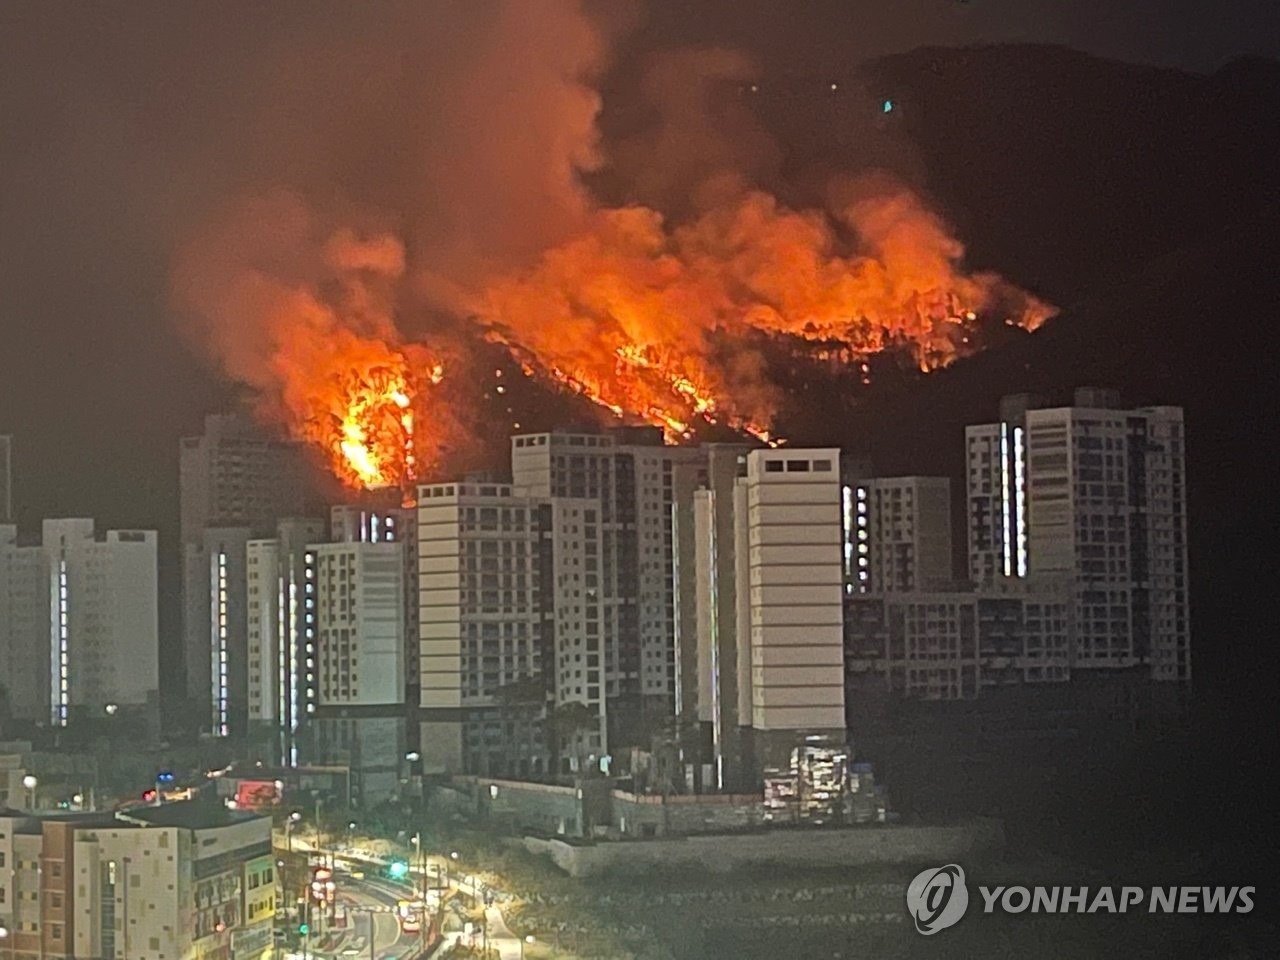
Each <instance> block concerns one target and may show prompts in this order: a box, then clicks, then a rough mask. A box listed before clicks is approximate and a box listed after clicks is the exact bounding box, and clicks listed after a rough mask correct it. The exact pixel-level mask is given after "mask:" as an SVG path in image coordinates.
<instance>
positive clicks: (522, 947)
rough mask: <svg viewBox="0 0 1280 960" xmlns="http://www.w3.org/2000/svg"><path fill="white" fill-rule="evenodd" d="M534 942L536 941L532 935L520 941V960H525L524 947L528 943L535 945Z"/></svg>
mask: <svg viewBox="0 0 1280 960" xmlns="http://www.w3.org/2000/svg"><path fill="white" fill-rule="evenodd" d="M533 940H534V937H533V934H532V933H530V934H528V935H527V936H526V937H525V938H524V939H523V940H521V941H520V960H524V945H525V944H526V943H533Z"/></svg>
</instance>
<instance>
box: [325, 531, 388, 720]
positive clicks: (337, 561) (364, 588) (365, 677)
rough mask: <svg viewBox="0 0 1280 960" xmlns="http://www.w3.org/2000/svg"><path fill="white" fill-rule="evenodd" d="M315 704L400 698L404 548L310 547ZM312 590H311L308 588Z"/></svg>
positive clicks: (347, 704) (372, 703) (384, 545)
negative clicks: (314, 635) (312, 581)
mask: <svg viewBox="0 0 1280 960" xmlns="http://www.w3.org/2000/svg"><path fill="white" fill-rule="evenodd" d="M311 552H312V555H313V556H314V570H315V573H314V578H315V580H314V583H315V589H314V596H315V598H316V604H315V609H316V644H315V645H316V653H317V656H316V658H315V659H316V666H315V671H314V681H313V680H312V674H311V673H310V672H309V673H308V678H307V682H308V684H312V685H314V688H315V690H316V692H317V701H316V702H317V703H318V704H319V708H320V709H323V708H326V707H352V706H362V707H375V706H398V705H400V704H403V703H404V688H405V684H404V659H403V656H402V654H401V651H402V650H403V649H404V643H405V637H404V545H403V544H400V543H395V542H391V543H385V542H384V543H369V542H365V543H360V542H356V543H324V544H313V545H312V547H311ZM307 593H308V594H309V595H310V594H311V593H312V591H310V590H308V591H307Z"/></svg>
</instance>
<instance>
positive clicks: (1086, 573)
mask: <svg viewBox="0 0 1280 960" xmlns="http://www.w3.org/2000/svg"><path fill="white" fill-rule="evenodd" d="M1001 418H1002V419H1001V422H1000V423H998V424H985V425H980V426H974V427H970V428H968V430H967V431H966V444H967V452H968V483H969V506H970V517H969V555H970V576H971V577H972V578H973V579H974V580H976V581H978V582H980V583H990V582H993V581H995V580H997V579H999V578H1003V577H1012V578H1025V577H1033V578H1034V577H1044V576H1048V577H1063V576H1065V577H1069V578H1071V579H1073V581H1074V583H1075V587H1074V590H1075V602H1074V607H1075V609H1074V611H1073V614H1074V619H1075V622H1076V634H1075V649H1074V651H1073V658H1072V666H1073V667H1074V668H1077V669H1092V668H1125V667H1134V666H1138V665H1144V666H1146V667H1148V668H1149V669H1150V671H1151V676H1152V677H1153V678H1155V679H1159V680H1189V679H1190V676H1191V661H1190V614H1189V585H1188V571H1187V538H1186V526H1187V512H1186V511H1187V504H1186V480H1185V449H1184V446H1183V444H1184V442H1185V438H1184V434H1183V418H1182V411H1181V409H1180V408H1177V407H1145V408H1139V409H1130V410H1126V409H1122V408H1120V406H1119V404H1118V401H1117V398H1116V396H1115V394H1114V393H1112V392H1111V391H1106V390H1093V389H1082V390H1078V391H1076V395H1075V402H1074V404H1073V405H1072V406H1068V407H1049V408H1046V407H1043V406H1040V405H1039V404H1038V402H1037V401H1036V400H1034V399H1033V398H1026V397H1018V398H1007V399H1006V400H1005V401H1004V402H1003V403H1002V404H1001Z"/></svg>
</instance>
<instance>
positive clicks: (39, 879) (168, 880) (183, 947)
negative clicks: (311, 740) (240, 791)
mask: <svg viewBox="0 0 1280 960" xmlns="http://www.w3.org/2000/svg"><path fill="white" fill-rule="evenodd" d="M210 799H211V800H216V798H213V797H212V795H211V797H210ZM0 867H3V869H0V927H3V928H4V929H5V930H6V931H7V936H6V937H5V945H4V951H5V954H4V955H5V957H6V960H36V958H42V960H73V958H90V957H91V958H94V960H231V958H235V960H263V958H266V957H269V956H270V955H271V950H272V947H273V943H272V924H273V921H274V918H275V911H276V880H275V859H274V858H273V856H272V853H271V821H270V820H268V819H266V818H264V817H258V816H254V815H252V814H247V813H240V812H232V811H228V810H226V809H225V808H223V807H221V806H219V805H217V804H216V803H209V802H205V801H203V800H192V801H188V802H184V803H170V804H163V805H161V806H156V807H139V808H134V809H131V810H127V811H123V812H118V813H115V814H103V813H90V814H67V815H62V816H35V815H31V814H25V813H20V812H18V811H14V810H8V809H4V810H0Z"/></svg>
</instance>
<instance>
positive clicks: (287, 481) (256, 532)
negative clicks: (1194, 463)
mask: <svg viewBox="0 0 1280 960" xmlns="http://www.w3.org/2000/svg"><path fill="white" fill-rule="evenodd" d="M306 482H307V478H306V474H305V467H304V461H303V456H302V452H301V450H300V448H299V447H298V446H297V445H296V444H291V443H285V442H281V441H277V440H273V439H270V438H268V437H267V436H265V435H264V434H263V433H262V432H261V431H260V430H259V429H258V428H257V427H256V426H255V425H254V424H253V423H252V421H250V420H249V419H248V418H246V417H243V416H240V415H235V414H211V415H209V416H208V417H206V418H205V424H204V433H203V434H201V435H200V436H195V437H185V438H183V440H182V441H181V445H180V447H179V486H180V492H181V539H182V559H183V581H182V582H183V634H184V640H185V645H184V650H185V654H186V658H185V659H186V672H187V694H188V698H189V699H190V701H191V702H193V703H195V704H198V705H200V708H201V713H202V715H207V716H209V717H210V718H211V720H212V718H213V715H214V706H213V702H212V701H213V691H214V688H215V679H216V674H217V671H216V670H214V669H213V658H212V656H211V653H210V637H211V635H212V634H213V632H214V620H215V616H214V612H215V608H213V607H211V606H210V602H209V597H210V594H209V578H210V564H211V563H212V562H213V560H212V559H211V558H210V556H209V554H208V551H207V550H206V543H205V531H206V530H209V529H235V528H245V529H247V530H248V531H249V533H250V534H251V535H252V536H254V537H269V536H271V534H272V533H273V532H274V531H275V526H276V523H277V522H278V521H279V520H280V519H281V518H283V517H288V516H293V515H298V514H301V513H302V512H303V511H304V507H305V506H306V501H307V499H308V496H307V489H306ZM212 725H213V726H216V725H217V724H216V722H213V723H212Z"/></svg>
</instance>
